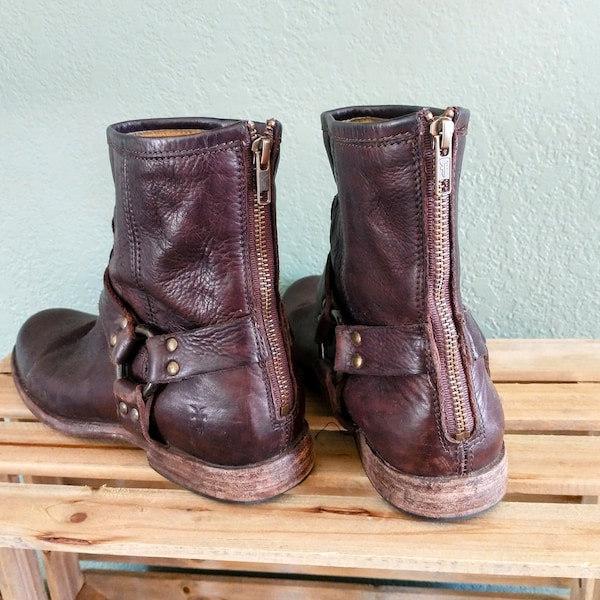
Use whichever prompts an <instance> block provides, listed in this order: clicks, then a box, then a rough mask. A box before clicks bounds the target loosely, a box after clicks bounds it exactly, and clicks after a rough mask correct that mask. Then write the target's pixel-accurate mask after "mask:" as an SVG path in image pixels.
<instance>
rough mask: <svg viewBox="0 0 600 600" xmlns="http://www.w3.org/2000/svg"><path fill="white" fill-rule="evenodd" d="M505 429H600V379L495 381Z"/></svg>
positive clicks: (543, 430) (550, 430) (541, 430)
mask: <svg viewBox="0 0 600 600" xmlns="http://www.w3.org/2000/svg"><path fill="white" fill-rule="evenodd" d="M496 388H497V389H498V393H499V394H500V397H501V398H502V404H503V406H504V414H505V417H506V430H507V431H536V432H539V433H542V432H552V431H572V432H577V431H580V432H590V431H595V432H598V431H600V383H498V384H496Z"/></svg>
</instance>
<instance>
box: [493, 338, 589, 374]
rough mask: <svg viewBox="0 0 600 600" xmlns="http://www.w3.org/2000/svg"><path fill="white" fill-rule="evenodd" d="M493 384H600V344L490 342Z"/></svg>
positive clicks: (501, 340) (562, 341)
mask: <svg viewBox="0 0 600 600" xmlns="http://www.w3.org/2000/svg"><path fill="white" fill-rule="evenodd" d="M488 349H489V353H490V370H491V373H492V377H493V379H494V381H498V382H500V381H531V382H533V381H564V382H568V381H600V340H565V339H552V340H541V339H540V340H524V339H496V340H488Z"/></svg>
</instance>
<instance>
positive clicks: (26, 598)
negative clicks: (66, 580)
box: [0, 548, 48, 600]
mask: <svg viewBox="0 0 600 600" xmlns="http://www.w3.org/2000/svg"><path fill="white" fill-rule="evenodd" d="M0 582H2V588H1V590H0V591H1V592H2V600H48V595H47V594H46V588H45V587H44V580H43V578H42V572H41V570H40V564H39V562H38V557H37V553H36V552H35V551H34V550H25V549H21V548H0Z"/></svg>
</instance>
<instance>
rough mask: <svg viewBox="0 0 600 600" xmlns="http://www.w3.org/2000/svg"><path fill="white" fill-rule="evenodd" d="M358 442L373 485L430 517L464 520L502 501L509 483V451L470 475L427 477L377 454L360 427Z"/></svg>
mask: <svg viewBox="0 0 600 600" xmlns="http://www.w3.org/2000/svg"><path fill="white" fill-rule="evenodd" d="M355 439H356V445H357V447H358V451H359V454H360V458H361V461H362V464H363V468H364V470H365V473H366V474H367V477H368V478H369V480H370V481H371V483H372V484H373V487H374V488H375V489H376V490H377V491H378V492H379V493H380V494H381V496H383V498H385V499H386V500H387V501H388V502H389V503H390V504H392V505H393V506H395V507H396V508H398V509H400V510H402V511H404V512H406V513H409V514H411V515H415V516H420V517H425V518H428V519H447V520H450V519H461V518H467V517H471V516H474V515H477V514H479V513H481V512H484V511H486V510H488V509H489V508H491V507H492V506H494V505H495V504H497V503H498V502H500V500H502V498H503V497H504V494H505V493H506V488H507V484H508V461H507V457H506V451H505V449H504V447H503V448H502V452H501V454H500V455H499V456H498V458H497V459H496V460H495V461H494V462H493V463H491V464H490V465H489V466H488V467H486V468H484V469H480V470H479V471H475V472H473V473H470V474H468V475H464V476H460V475H456V476H444V477H423V476H418V475H410V474H408V473H403V472H402V471H399V470H398V469H395V468H394V467H392V465H390V464H389V463H387V462H386V461H385V460H383V459H382V458H381V457H380V456H379V455H377V454H376V453H375V452H374V451H373V449H372V448H371V447H370V446H369V443H368V442H367V439H366V437H365V436H364V434H363V433H362V432H361V431H360V430H359V431H357V432H356V433H355Z"/></svg>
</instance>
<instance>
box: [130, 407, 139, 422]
mask: <svg viewBox="0 0 600 600" xmlns="http://www.w3.org/2000/svg"><path fill="white" fill-rule="evenodd" d="M131 418H132V419H133V420H134V421H139V420H140V411H139V410H138V409H137V408H132V409H131Z"/></svg>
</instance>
